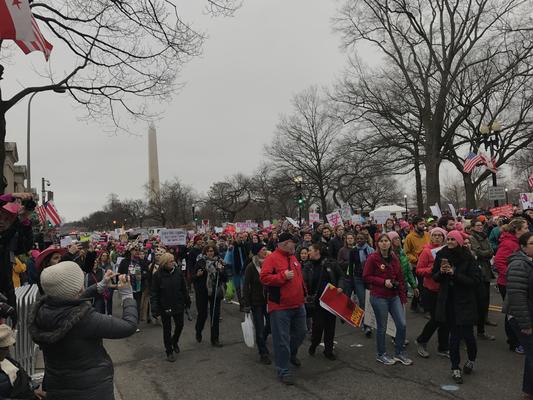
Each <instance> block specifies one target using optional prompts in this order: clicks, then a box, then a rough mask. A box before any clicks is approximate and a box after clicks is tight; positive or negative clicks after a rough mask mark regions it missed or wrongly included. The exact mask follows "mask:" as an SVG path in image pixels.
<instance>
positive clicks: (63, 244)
mask: <svg viewBox="0 0 533 400" xmlns="http://www.w3.org/2000/svg"><path fill="white" fill-rule="evenodd" d="M71 244H72V238H71V237H70V236H65V237H64V238H63V239H61V241H60V246H61V247H63V248H66V247H68V246H70V245H71Z"/></svg>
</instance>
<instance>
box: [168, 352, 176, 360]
mask: <svg viewBox="0 0 533 400" xmlns="http://www.w3.org/2000/svg"><path fill="white" fill-rule="evenodd" d="M167 361H168V362H175V361H176V356H175V355H174V353H169V354H167Z"/></svg>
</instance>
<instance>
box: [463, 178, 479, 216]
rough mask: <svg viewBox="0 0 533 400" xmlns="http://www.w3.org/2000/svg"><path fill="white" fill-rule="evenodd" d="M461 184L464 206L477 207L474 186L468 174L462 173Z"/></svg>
mask: <svg viewBox="0 0 533 400" xmlns="http://www.w3.org/2000/svg"><path fill="white" fill-rule="evenodd" d="M463 184H464V187H465V198H466V208H469V209H474V208H476V207H477V205H476V186H474V183H473V182H472V179H471V176H470V175H469V174H463Z"/></svg>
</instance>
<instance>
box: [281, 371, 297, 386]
mask: <svg viewBox="0 0 533 400" xmlns="http://www.w3.org/2000/svg"><path fill="white" fill-rule="evenodd" d="M279 380H280V381H281V383H283V384H284V385H287V386H292V385H294V378H293V376H292V375H291V374H286V375H282V376H280V377H279Z"/></svg>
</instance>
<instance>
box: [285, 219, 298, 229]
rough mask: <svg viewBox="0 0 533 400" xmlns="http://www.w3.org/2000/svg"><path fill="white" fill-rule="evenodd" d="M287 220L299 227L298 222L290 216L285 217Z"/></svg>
mask: <svg viewBox="0 0 533 400" xmlns="http://www.w3.org/2000/svg"><path fill="white" fill-rule="evenodd" d="M285 219H286V220H287V221H289V223H290V224H291V225H292V226H294V227H295V228H299V227H300V225H298V222H296V221H295V220H293V219H292V218H291V217H286V218H285Z"/></svg>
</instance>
